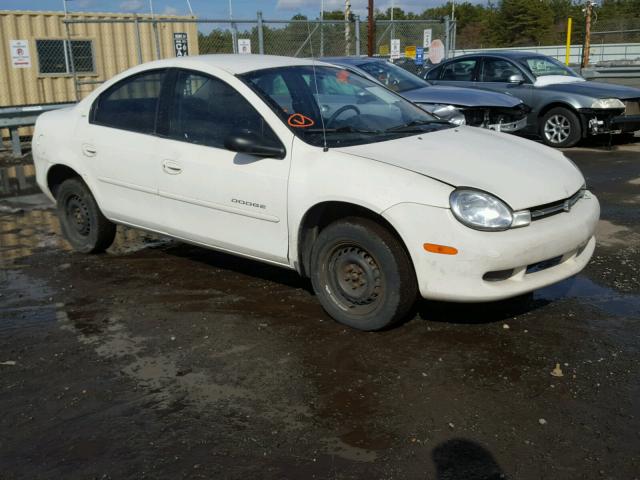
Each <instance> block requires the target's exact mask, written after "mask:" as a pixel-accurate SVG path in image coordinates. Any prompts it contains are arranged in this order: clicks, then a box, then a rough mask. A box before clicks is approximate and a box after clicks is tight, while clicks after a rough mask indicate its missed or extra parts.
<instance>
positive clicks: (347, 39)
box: [344, 0, 351, 56]
mask: <svg viewBox="0 0 640 480" xmlns="http://www.w3.org/2000/svg"><path fill="white" fill-rule="evenodd" d="M344 19H345V20H346V22H347V23H345V24H344V54H345V55H346V56H349V55H351V0H344Z"/></svg>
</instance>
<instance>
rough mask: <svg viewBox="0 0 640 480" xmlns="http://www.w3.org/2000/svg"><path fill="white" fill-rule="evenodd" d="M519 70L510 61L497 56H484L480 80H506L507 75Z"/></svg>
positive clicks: (516, 72)
mask: <svg viewBox="0 0 640 480" xmlns="http://www.w3.org/2000/svg"><path fill="white" fill-rule="evenodd" d="M519 73H520V72H519V71H518V69H517V68H516V67H515V66H514V65H513V64H512V63H511V62H508V61H506V60H501V59H499V58H485V60H484V64H483V67H482V75H481V77H480V81H481V82H508V81H509V77H511V76H512V75H517V74H519Z"/></svg>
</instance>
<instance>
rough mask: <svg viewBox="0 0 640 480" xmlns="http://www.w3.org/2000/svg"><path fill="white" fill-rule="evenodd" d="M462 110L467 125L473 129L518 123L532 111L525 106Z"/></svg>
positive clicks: (468, 108)
mask: <svg viewBox="0 0 640 480" xmlns="http://www.w3.org/2000/svg"><path fill="white" fill-rule="evenodd" d="M460 110H461V111H462V112H463V113H464V116H465V119H466V121H467V125H470V126H472V127H481V126H487V125H496V124H499V123H512V122H517V121H518V120H521V119H523V118H525V117H526V116H527V114H528V113H529V112H530V111H531V109H530V108H529V107H527V106H526V105H524V104H521V105H518V106H515V107H512V108H508V107H504V108H501V107H463V108H461V109H460Z"/></svg>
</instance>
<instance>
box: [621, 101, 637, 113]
mask: <svg viewBox="0 0 640 480" xmlns="http://www.w3.org/2000/svg"><path fill="white" fill-rule="evenodd" d="M623 115H625V116H627V115H640V98H636V99H633V100H627V101H625V102H624V113H623Z"/></svg>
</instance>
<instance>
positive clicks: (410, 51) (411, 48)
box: [404, 45, 416, 58]
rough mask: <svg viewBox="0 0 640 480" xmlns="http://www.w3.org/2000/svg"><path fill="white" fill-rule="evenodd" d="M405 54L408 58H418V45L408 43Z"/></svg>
mask: <svg viewBox="0 0 640 480" xmlns="http://www.w3.org/2000/svg"><path fill="white" fill-rule="evenodd" d="M404 56H405V57H407V58H416V46H415V45H407V46H406V47H404Z"/></svg>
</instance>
